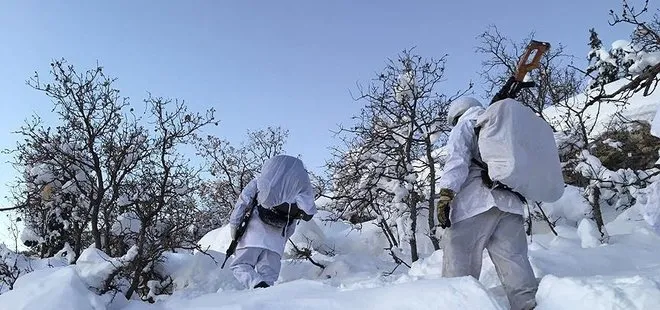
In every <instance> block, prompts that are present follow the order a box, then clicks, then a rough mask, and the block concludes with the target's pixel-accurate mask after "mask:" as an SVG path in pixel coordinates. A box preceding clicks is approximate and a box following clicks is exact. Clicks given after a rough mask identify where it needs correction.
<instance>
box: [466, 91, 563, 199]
mask: <svg viewBox="0 0 660 310" xmlns="http://www.w3.org/2000/svg"><path fill="white" fill-rule="evenodd" d="M476 127H477V128H478V133H479V142H478V143H479V152H480V155H481V160H482V161H483V163H485V164H486V166H487V170H488V176H489V177H490V179H491V180H492V181H496V182H499V183H502V184H504V185H506V186H508V187H509V188H510V189H511V190H513V191H514V192H516V193H519V194H521V195H522V196H524V197H525V198H526V199H528V200H532V201H543V202H554V201H557V200H558V199H559V198H561V196H562V195H563V194H564V178H563V175H562V169H561V164H560V162H559V152H558V150H557V144H556V142H555V139H554V135H553V132H552V128H551V127H550V125H548V123H546V122H545V121H544V120H543V119H541V118H540V117H538V116H537V115H536V114H534V112H533V111H532V110H531V109H530V108H528V107H526V106H524V105H522V104H521V103H520V102H518V101H516V100H514V99H504V100H500V101H498V102H495V103H493V104H491V105H490V106H489V107H488V108H487V109H486V111H485V112H484V113H483V114H481V115H480V116H479V118H478V119H477V123H476Z"/></svg>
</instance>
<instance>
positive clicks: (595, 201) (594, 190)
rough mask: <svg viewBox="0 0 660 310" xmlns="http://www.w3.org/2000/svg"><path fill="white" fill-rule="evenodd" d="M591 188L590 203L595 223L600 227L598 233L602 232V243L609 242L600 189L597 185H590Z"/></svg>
mask: <svg viewBox="0 0 660 310" xmlns="http://www.w3.org/2000/svg"><path fill="white" fill-rule="evenodd" d="M589 187H590V189H591V191H590V192H591V195H590V196H591V197H590V198H591V199H589V200H590V201H589V202H590V203H591V211H592V214H593V217H594V221H595V222H596V226H598V232H600V241H601V243H605V242H607V239H608V235H607V232H606V231H605V223H604V221H603V213H602V212H601V209H600V187H598V185H597V184H592V185H589Z"/></svg>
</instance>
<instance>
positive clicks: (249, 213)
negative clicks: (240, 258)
mask: <svg viewBox="0 0 660 310" xmlns="http://www.w3.org/2000/svg"><path fill="white" fill-rule="evenodd" d="M256 205H257V195H254V198H253V199H252V204H251V206H250V208H248V209H247V210H246V211H245V214H243V218H242V219H241V223H240V224H239V225H238V228H236V236H234V239H232V241H231V243H230V244H229V247H228V248H227V251H225V261H224V262H222V266H220V269H223V268H225V264H226V263H227V259H229V256H232V255H233V254H234V252H236V247H237V246H238V241H239V240H241V237H243V234H245V231H246V230H247V226H248V222H249V221H250V217H252V212H253V211H254V207H255V206H256Z"/></svg>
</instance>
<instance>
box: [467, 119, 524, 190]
mask: <svg viewBox="0 0 660 310" xmlns="http://www.w3.org/2000/svg"><path fill="white" fill-rule="evenodd" d="M480 130H481V127H475V128H474V133H475V134H476V136H477V140H478V138H479V132H480ZM472 163H473V164H475V165H477V167H479V168H480V169H481V181H482V182H484V185H485V186H486V187H488V188H490V189H501V190H505V191H509V192H512V193H513V194H514V195H516V197H518V199H520V201H522V202H523V203H527V199H525V196H523V195H522V194H520V193H518V192H516V191H514V190H513V189H512V188H511V187H509V186H507V185H506V184H504V183H502V182H500V181H493V180H492V179H491V178H490V176H489V175H488V165H487V164H486V163H485V162H483V161H481V160H479V159H476V158H472Z"/></svg>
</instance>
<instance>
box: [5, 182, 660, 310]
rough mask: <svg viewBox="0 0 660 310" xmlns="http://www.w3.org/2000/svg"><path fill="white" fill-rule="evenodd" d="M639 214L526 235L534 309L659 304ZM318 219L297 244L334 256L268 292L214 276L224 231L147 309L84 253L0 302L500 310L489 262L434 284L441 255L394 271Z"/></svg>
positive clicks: (373, 243) (294, 266)
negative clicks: (114, 288)
mask: <svg viewBox="0 0 660 310" xmlns="http://www.w3.org/2000/svg"><path fill="white" fill-rule="evenodd" d="M568 193H569V194H570V191H569V192H568ZM569 200H570V199H569ZM570 203H576V202H575V201H571V202H570ZM577 203H578V204H579V203H580V202H577ZM639 206H640V205H636V206H634V207H633V208H631V209H629V210H627V211H626V212H624V213H622V214H621V215H620V216H618V217H617V218H614V219H613V220H611V221H610V223H608V225H607V229H608V231H611V232H612V233H611V236H610V240H609V244H605V245H600V244H593V243H592V241H589V240H588V238H589V236H591V235H590V234H585V233H579V231H578V229H577V228H576V227H572V226H559V227H557V230H558V232H559V237H555V236H553V235H551V234H535V235H533V237H532V238H531V241H530V261H531V262H532V265H533V267H534V271H535V273H536V275H537V278H538V279H539V280H540V285H539V291H538V293H537V298H538V302H539V307H538V309H574V308H580V309H583V308H585V307H587V308H589V309H654V308H655V307H656V305H658V304H660V289H658V284H659V283H660V261H658V257H660V237H659V236H658V235H656V234H655V233H654V232H653V230H652V229H651V228H650V227H649V226H648V225H647V224H646V222H645V221H644V220H643V218H642V215H640V214H639V211H638V208H639ZM553 212H558V211H556V210H553ZM322 218H323V216H321V218H319V219H314V220H313V221H311V222H309V223H307V224H306V226H302V225H301V227H300V229H299V230H298V232H297V233H298V234H299V235H297V236H295V237H294V238H298V240H307V239H313V240H314V242H315V243H314V242H313V244H315V247H317V248H319V249H323V248H325V247H327V248H326V250H328V249H330V248H331V249H332V253H330V252H326V255H323V254H320V253H318V252H317V253H315V256H314V259H315V260H317V261H318V262H320V263H322V264H325V265H326V266H327V267H326V268H325V270H321V269H320V268H318V267H316V266H313V265H312V264H310V263H309V262H307V261H303V260H298V259H292V258H287V259H286V261H285V262H284V264H283V270H282V274H281V276H280V279H279V280H278V284H277V285H276V286H274V287H271V288H267V289H258V290H249V291H245V290H241V289H239V287H238V283H237V282H236V281H235V280H234V279H233V277H232V275H231V272H230V271H229V270H228V269H227V268H225V269H222V270H221V269H220V268H219V264H220V263H221V261H222V260H223V259H224V255H223V254H222V253H221V252H222V251H224V249H225V247H226V245H227V243H228V242H229V237H228V231H227V229H226V227H223V228H220V229H217V230H215V231H213V232H211V233H209V234H208V235H207V236H205V237H204V238H203V239H202V240H201V241H200V243H201V244H205V245H206V246H208V247H210V248H212V250H209V251H208V252H207V253H206V254H205V253H195V254H189V253H169V254H168V257H167V260H166V261H165V263H164V264H163V265H162V266H160V268H162V270H166V271H168V272H169V273H170V274H171V275H172V277H173V279H174V283H175V287H176V291H175V293H174V294H173V295H172V296H157V298H156V300H157V302H156V303H154V304H148V303H144V302H142V301H137V300H131V301H126V300H125V299H124V298H123V297H121V296H114V299H113V298H112V297H113V296H110V295H103V296H99V295H97V294H95V293H94V292H93V291H92V290H90V289H88V287H89V285H92V282H94V281H95V280H96V278H95V277H94V276H93V275H94V274H102V273H105V272H108V269H107V268H108V266H109V262H111V263H114V264H117V263H118V262H119V261H121V259H117V258H108V257H104V256H103V254H101V253H99V252H100V251H97V250H96V249H93V248H91V249H87V250H86V251H85V253H84V255H81V262H82V263H80V264H78V265H76V266H59V267H52V268H51V267H48V266H40V268H41V269H39V270H37V271H34V272H32V273H29V274H27V275H25V276H23V277H21V278H19V281H18V282H17V283H16V285H15V289H14V290H12V291H9V292H6V293H4V294H2V295H0V309H65V308H66V309H76V310H77V309H81V310H82V309H106V308H107V309H127V310H149V309H153V310H161V309H162V310H166V309H168V310H169V309H507V301H506V297H505V295H504V292H503V290H502V287H501V284H500V283H499V280H498V279H497V274H496V272H495V269H494V266H493V265H492V263H491V262H490V259H489V258H488V256H487V255H486V253H484V265H483V269H482V276H481V279H480V281H476V280H474V279H472V278H468V277H465V278H454V279H446V278H441V274H440V271H441V266H442V252H441V251H436V252H433V253H427V254H425V255H424V258H423V259H421V260H420V261H418V262H416V263H414V264H412V266H411V268H410V269H408V268H406V267H399V268H397V269H396V270H394V267H395V266H394V265H393V264H392V263H391V262H390V260H391V259H389V257H388V256H387V255H386V254H385V253H384V252H383V251H382V246H383V244H384V243H383V240H382V239H380V236H379V234H378V230H376V229H372V228H370V227H369V226H368V225H367V226H365V229H364V230H363V231H361V232H360V231H357V230H352V229H351V227H350V226H349V225H347V224H345V223H327V222H324V221H322ZM537 225H542V224H540V223H537ZM538 229H542V228H538ZM306 234H309V235H306ZM585 242H586V243H588V244H589V245H590V246H586V247H585V246H584V244H585ZM379 248H380V249H381V250H378V249H379ZM330 254H334V256H330ZM122 259H126V257H124V258H122ZM94 264H96V265H94ZM95 270H96V271H97V272H94V271H95ZM392 270H394V272H393V273H392V274H389V273H390V272H392Z"/></svg>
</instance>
